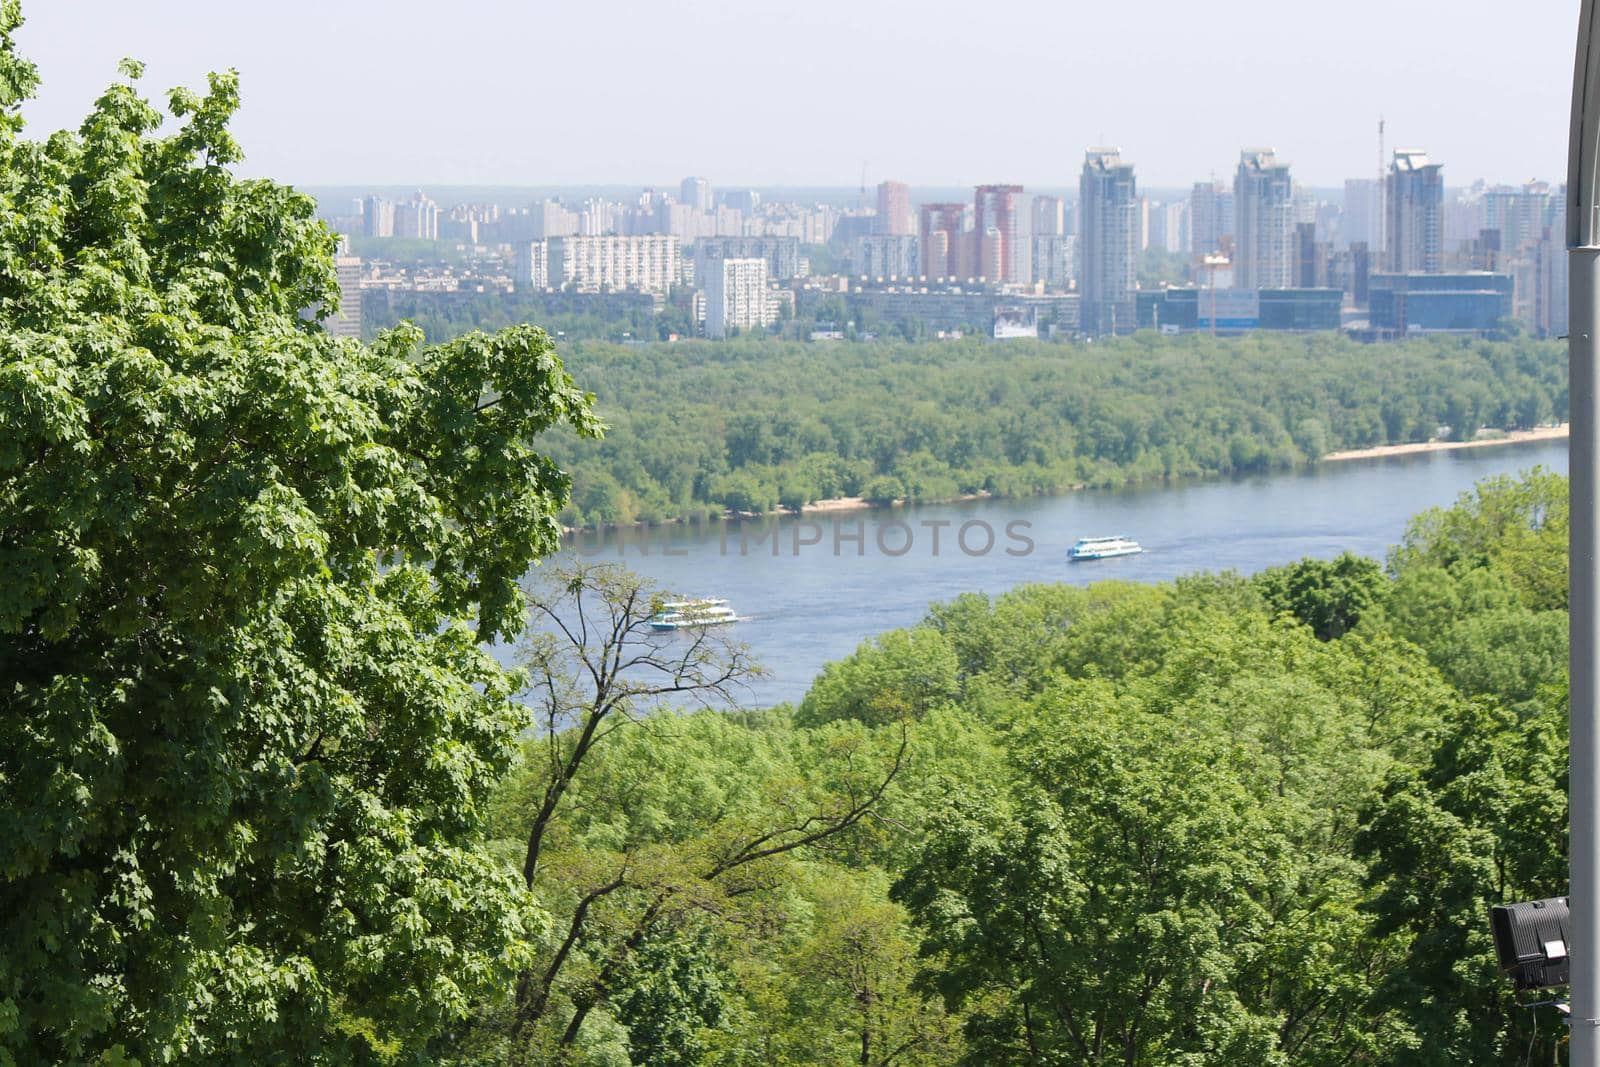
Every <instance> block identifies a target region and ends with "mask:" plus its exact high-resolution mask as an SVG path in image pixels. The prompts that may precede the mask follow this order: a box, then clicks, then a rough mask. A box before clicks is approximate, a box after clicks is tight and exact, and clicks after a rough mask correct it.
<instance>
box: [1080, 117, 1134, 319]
mask: <svg viewBox="0 0 1600 1067" xmlns="http://www.w3.org/2000/svg"><path fill="white" fill-rule="evenodd" d="M1078 258H1079V263H1080V266H1079V269H1078V291H1079V292H1080V293H1081V294H1083V301H1082V322H1083V329H1084V331H1085V332H1087V333H1090V334H1096V335H1100V334H1109V333H1117V332H1127V331H1130V330H1132V329H1133V328H1134V325H1135V319H1134V289H1135V287H1136V284H1137V282H1138V277H1139V273H1138V269H1139V187H1138V183H1137V182H1136V181H1135V180H1134V176H1133V164H1132V163H1127V162H1124V161H1123V159H1122V152H1121V150H1120V149H1117V148H1091V149H1089V150H1088V151H1087V152H1086V153H1085V154H1084V161H1083V175H1082V177H1081V178H1080V179H1079V182H1078Z"/></svg>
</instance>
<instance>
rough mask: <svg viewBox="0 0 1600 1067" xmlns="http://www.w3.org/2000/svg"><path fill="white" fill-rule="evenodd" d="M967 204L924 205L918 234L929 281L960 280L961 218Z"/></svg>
mask: <svg viewBox="0 0 1600 1067" xmlns="http://www.w3.org/2000/svg"><path fill="white" fill-rule="evenodd" d="M966 208H967V206H966V205H965V204H923V205H922V219H921V226H920V227H919V230H918V237H919V239H920V241H919V243H920V244H921V245H922V273H923V274H924V275H926V276H927V277H929V278H960V277H962V276H963V273H962V270H961V265H962V264H961V261H962V255H961V244H962V240H961V237H962V233H961V216H962V215H963V214H965V213H966Z"/></svg>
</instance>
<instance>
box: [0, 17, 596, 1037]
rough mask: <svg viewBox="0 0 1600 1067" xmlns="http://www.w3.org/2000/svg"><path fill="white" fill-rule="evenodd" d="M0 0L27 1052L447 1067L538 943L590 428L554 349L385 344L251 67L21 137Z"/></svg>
mask: <svg viewBox="0 0 1600 1067" xmlns="http://www.w3.org/2000/svg"><path fill="white" fill-rule="evenodd" d="M19 23H20V15H19V9H18V5H17V3H16V2H15V0H0V107H3V109H4V111H3V115H0V218H3V219H4V220H5V224H4V226H3V227H0V263H3V264H4V268H3V269H0V308H3V311H0V425H3V426H4V432H3V434H0V442H3V443H0V566H3V567H4V570H5V573H6V575H7V581H6V583H5V590H4V592H3V593H0V688H3V692H4V693H5V713H6V716H7V725H6V729H5V730H4V731H0V835H3V836H4V838H5V840H6V842H7V845H6V851H5V855H4V859H3V861H0V1062H6V1063H21V1064H32V1063H58V1062H86V1061H97V1060H102V1061H104V1062H122V1059H121V1058H120V1057H133V1058H136V1059H138V1060H140V1061H143V1062H149V1063H156V1062H174V1061H181V1062H185V1063H207V1062H302V1063H313V1062H330V1063H334V1062H336V1063H350V1062H362V1061H364V1060H367V1059H371V1058H372V1057H374V1056H377V1055H379V1054H380V1052H381V1054H382V1055H383V1056H384V1057H385V1058H396V1057H398V1058H401V1059H405V1060H410V1061H414V1060H420V1059H421V1058H423V1048H424V1044H423V1043H424V1042H425V1040H426V1039H427V1038H428V1037H429V1035H431V1034H433V1033H435V1032H437V1031H439V1030H440V1029H441V1028H443V1027H445V1026H447V1025H449V1024H451V1023H452V1022H453V1021H454V1020H456V1019H458V1018H460V1017H461V1015H462V1014H463V1012H464V1010H465V1009H466V1007H467V1005H468V1003H469V1001H470V1000H471V999H472V998H474V997H476V996H479V995H482V994H483V993H484V991H485V990H487V989H490V988H492V987H493V986H495V985H496V984H498V983H501V982H503V981H504V975H505V973H506V971H507V968H508V967H510V966H514V965H515V964H516V961H518V960H520V959H522V958H523V957H524V955H525V952H526V942H527V940H528V939H529V938H530V937H531V936H533V935H536V934H537V933H538V932H539V922H540V918H539V916H538V914H537V912H536V911H535V909H534V908H533V907H532V906H531V902H530V899H529V897H528V896H527V894H526V893H525V892H524V891H523V890H522V888H521V887H520V886H519V885H517V884H516V882H515V880H514V879H511V878H508V877H507V875H506V872H505V871H504V870H503V869H502V868H501V867H500V866H499V865H498V864H497V863H495V862H494V861H493V860H492V858H491V857H489V856H487V855H485V854H484V853H483V852H482V851H481V848H480V845H479V829H480V822H481V812H482V806H483V803H484V801H485V799H486V794H487V791H488V789H489V788H490V786H491V785H492V784H493V782H494V781H495V780H496V778H497V777H498V776H499V775H500V773H501V772H502V770H503V768H504V767H505V766H506V765H507V763H508V760H509V758H510V756H511V754H512V740H513V736H514V734H515V731H516V730H517V728H518V726H519V722H520V717H519V714H518V713H517V711H516V708H515V706H514V705H513V704H512V703H511V702H510V700H509V699H508V697H509V690H510V686H509V685H508V680H507V676H506V675H505V674H504V673H503V672H502V671H501V670H500V669H499V668H498V667H497V666H496V664H495V662H494V660H493V659H492V658H490V657H489V656H488V654H487V653H486V652H485V651H484V649H483V647H482V642H485V641H488V640H492V639H497V638H501V637H504V636H506V635H509V634H512V633H514V632H516V631H517V630H519V629H520V627H521V625H522V604H521V598H520V595H519V592H518V588H517V582H518V580H519V579H520V577H521V575H522V573H523V572H524V571H525V570H526V569H527V568H528V566H529V565H530V564H531V563H532V562H533V561H534V560H535V559H537V558H538V557H539V556H541V555H543V554H545V553H547V552H550V551H552V550H553V549H554V548H555V547H556V544H557V537H558V534H559V529H558V527H557V525H556V520H555V515H556V513H557V512H558V511H559V509H560V508H561V507H562V506H563V505H564V504H565V502H566V499H567V494H568V482H567V478H566V477H565V475H564V474H563V473H562V472H561V471H560V470H559V469H558V468H557V467H556V466H555V465H554V464H553V463H552V462H550V461H549V460H548V459H547V458H545V457H544V456H542V455H541V454H540V453H538V452H536V451H534V449H533V447H532V442H533V439H534V438H535V437H537V436H538V435H539V434H541V433H543V432H544V431H546V430H547V429H550V428H552V427H554V426H557V425H561V424H565V425H567V426H569V427H571V428H572V429H573V430H575V431H576V432H577V433H578V434H580V435H584V436H595V435H597V434H598V432H599V425H598V423H597V422H596V420H595V418H594V416H593V415H592V414H591V413H590V402H589V399H588V398H586V397H585V396H584V395H583V394H582V393H580V392H578V391H577V390H576V389H575V388H574V387H573V384H572V381H571V380H570V378H569V377H568V376H567V374H566V373H565V371H564V370H563V368H562V364H561V362H560V361H559V360H558V359H557V357H556V355H555V352H554V350H553V348H552V346H551V343H550V341H549V339H548V338H547V337H546V336H545V335H544V334H543V333H542V332H541V331H539V330H537V329H532V328H519V329H515V330H511V331H508V332H506V333H505V334H502V335H500V336H498V337H493V338H490V337H485V336H482V335H472V336H467V337H463V338H460V339H459V340H457V341H455V342H452V343H450V344H447V345H444V346H440V347H434V348H425V347H421V345H420V342H421V338H420V335H419V334H418V333H417V332H416V331H415V330H410V329H400V330H396V331H394V332H392V333H390V334H387V335H385V336H384V337H383V338H382V339H381V340H380V341H379V342H378V343H377V344H375V345H373V346H371V347H363V346H361V345H359V344H357V343H355V342H353V341H341V340H335V339H334V338H333V337H331V336H329V335H328V334H327V333H326V332H325V331H324V330H323V329H322V327H321V326H320V325H319V324H318V323H316V322H315V321H310V320H307V319H305V318H303V317H302V316H301V314H300V312H301V310H302V309H305V308H312V307H318V306H321V307H331V306H333V305H334V303H335V302H336V296H337V294H336V289H335V286H334V280H333V279H334V273H333V263H332V255H331V253H332V249H333V242H332V238H331V236H330V235H329V234H328V233H327V231H326V230H325V229H324V228H323V227H322V226H321V225H320V224H319V223H316V222H315V221H313V217H312V211H313V205H312V203H311V201H310V199H309V198H307V197H305V196H301V195H299V194H296V193H294V192H293V191H291V190H289V189H287V188H285V187H282V186H278V185H274V184H272V183H270V182H266V181H240V180H237V179H236V178H235V177H234V176H233V174H232V169H233V167H234V165H235V164H236V163H237V162H238V160H239V158H240V152H239V147H238V145H237V144H236V143H235V141H234V140H233V139H232V137H231V136H230V135H229V134H228V130H227V124H228V121H229V119H230V118H231V116H232V114H233V113H234V111H235V109H236V108H237V106H238V95H237V84H236V78H235V77H234V76H233V75H232V74H226V75H216V76H213V77H212V78H211V80H210V90H209V92H208V93H206V94H205V95H199V94H196V93H193V92H189V91H187V90H177V91H174V92H173V93H172V94H171V96H170V111H171V117H172V119H173V120H174V125H173V126H172V127H171V129H170V132H167V133H164V134H163V133H160V132H159V130H160V128H161V126H162V121H163V117H162V115H161V114H160V113H159V112H158V111H157V110H156V109H155V108H153V107H151V106H150V105H149V104H148V103H146V102H145V101H144V100H143V99H141V98H140V96H139V95H138V94H137V92H136V91H135V89H134V87H133V86H132V84H131V81H132V80H133V79H134V78H136V77H137V76H138V74H139V68H138V66H137V64H132V63H127V64H125V65H124V67H123V70H124V73H125V74H126V75H127V76H128V78H129V81H130V84H120V85H117V86H114V87H113V88H111V89H109V90H108V91H107V92H106V93H105V94H104V95H103V96H101V97H100V99H99V100H98V101H97V103H96V104H95V106H94V109H93V111H92V112H91V114H90V115H89V117H88V118H87V119H86V120H85V122H84V123H83V125H82V127H81V128H80V130H79V131H78V132H77V133H60V134H57V135H55V136H52V137H51V138H49V139H48V140H47V141H44V142H33V141H28V140H26V139H24V138H23V137H22V136H21V121H20V119H19V118H18V114H17V109H18V107H19V105H20V103H21V101H22V100H23V99H24V98H25V97H26V96H27V95H28V93H29V91H30V90H31V88H32V86H33V84H34V81H35V76H34V71H33V68H32V67H31V66H30V65H29V64H27V63H26V62H24V61H23V60H21V59H19V58H18V57H17V55H16V54H15V52H14V50H13V42H12V35H13V33H14V31H15V30H16V28H17V26H18V25H19Z"/></svg>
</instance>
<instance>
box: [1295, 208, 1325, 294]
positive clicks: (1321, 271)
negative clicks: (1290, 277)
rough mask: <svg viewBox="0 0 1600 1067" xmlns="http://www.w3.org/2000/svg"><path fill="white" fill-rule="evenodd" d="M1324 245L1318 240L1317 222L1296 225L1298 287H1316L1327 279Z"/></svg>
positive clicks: (1296, 282) (1296, 286)
mask: <svg viewBox="0 0 1600 1067" xmlns="http://www.w3.org/2000/svg"><path fill="white" fill-rule="evenodd" d="M1327 273H1328V271H1327V267H1326V265H1325V263H1324V258H1323V249H1322V246H1321V245H1320V244H1319V243H1318V242H1317V224H1316V223H1315V222H1297V223H1295V226H1294V284H1295V288H1297V289H1316V288H1318V287H1319V286H1321V285H1323V284H1324V283H1325V282H1326V281H1327Z"/></svg>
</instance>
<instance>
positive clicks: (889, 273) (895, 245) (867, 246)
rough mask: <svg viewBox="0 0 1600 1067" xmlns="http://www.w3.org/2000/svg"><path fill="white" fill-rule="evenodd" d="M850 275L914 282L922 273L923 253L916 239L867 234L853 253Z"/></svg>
mask: <svg viewBox="0 0 1600 1067" xmlns="http://www.w3.org/2000/svg"><path fill="white" fill-rule="evenodd" d="M850 272H851V273H852V274H856V275H865V276H866V277H868V278H914V277H916V276H917V275H919V274H921V273H922V251H921V249H920V248H919V247H918V245H917V239H916V237H914V236H908V235H906V234H893V233H874V234H864V235H862V236H860V237H857V238H856V240H855V244H854V245H853V246H852V248H851V250H850Z"/></svg>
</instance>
